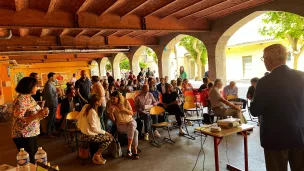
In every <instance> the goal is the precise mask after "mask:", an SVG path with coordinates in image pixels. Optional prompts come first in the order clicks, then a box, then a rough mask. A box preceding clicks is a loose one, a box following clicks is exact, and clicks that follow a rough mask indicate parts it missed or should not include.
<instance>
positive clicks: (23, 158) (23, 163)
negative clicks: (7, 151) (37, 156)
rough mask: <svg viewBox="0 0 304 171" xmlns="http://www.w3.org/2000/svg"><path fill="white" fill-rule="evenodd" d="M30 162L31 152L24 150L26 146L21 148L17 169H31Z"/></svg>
mask: <svg viewBox="0 0 304 171" xmlns="http://www.w3.org/2000/svg"><path fill="white" fill-rule="evenodd" d="M29 164H30V158H29V154H28V153H27V152H26V151H25V150H24V148H20V152H19V153H18V155H17V171H29V170H30V165H29Z"/></svg>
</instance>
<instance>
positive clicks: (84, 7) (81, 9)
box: [76, 0, 95, 14]
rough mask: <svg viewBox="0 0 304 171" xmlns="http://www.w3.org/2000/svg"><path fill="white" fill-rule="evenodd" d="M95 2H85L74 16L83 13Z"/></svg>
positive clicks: (88, 0) (90, 0)
mask: <svg viewBox="0 0 304 171" xmlns="http://www.w3.org/2000/svg"><path fill="white" fill-rule="evenodd" d="M94 1H95V0H86V1H85V2H84V3H83V4H82V5H81V6H80V8H79V9H78V11H77V12H76V14H79V13H81V12H84V11H86V10H87V9H88V8H89V6H91V5H92V4H93V3H94Z"/></svg>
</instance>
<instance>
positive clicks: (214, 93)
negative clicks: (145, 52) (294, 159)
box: [12, 45, 303, 168]
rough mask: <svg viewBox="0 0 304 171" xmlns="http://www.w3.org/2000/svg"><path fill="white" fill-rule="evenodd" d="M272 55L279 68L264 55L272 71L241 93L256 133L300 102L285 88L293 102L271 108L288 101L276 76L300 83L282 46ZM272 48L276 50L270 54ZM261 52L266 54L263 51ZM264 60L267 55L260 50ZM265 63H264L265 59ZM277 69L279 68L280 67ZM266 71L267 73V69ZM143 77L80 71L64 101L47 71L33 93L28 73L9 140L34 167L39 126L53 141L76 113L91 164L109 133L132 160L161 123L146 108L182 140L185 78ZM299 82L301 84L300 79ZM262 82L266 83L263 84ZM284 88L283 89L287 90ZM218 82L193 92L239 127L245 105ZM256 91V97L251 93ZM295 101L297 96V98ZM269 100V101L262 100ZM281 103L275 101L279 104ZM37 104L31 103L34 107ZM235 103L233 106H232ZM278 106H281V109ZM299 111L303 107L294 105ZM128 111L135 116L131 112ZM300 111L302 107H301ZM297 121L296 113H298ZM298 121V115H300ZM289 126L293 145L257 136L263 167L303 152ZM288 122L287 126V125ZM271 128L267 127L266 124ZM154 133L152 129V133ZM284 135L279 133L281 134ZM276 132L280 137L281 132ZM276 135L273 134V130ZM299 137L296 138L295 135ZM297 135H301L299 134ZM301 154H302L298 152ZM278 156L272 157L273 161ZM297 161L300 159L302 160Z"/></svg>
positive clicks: (141, 74)
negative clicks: (155, 109)
mask: <svg viewBox="0 0 304 171" xmlns="http://www.w3.org/2000/svg"><path fill="white" fill-rule="evenodd" d="M271 48H274V50H278V49H279V50H280V52H281V53H282V59H280V60H281V61H279V62H281V63H274V62H273V61H275V59H272V56H271V55H269V56H264V58H265V60H267V61H265V65H266V64H267V65H266V67H267V66H268V68H270V69H269V71H272V70H274V71H273V72H271V73H270V74H269V75H267V76H265V77H264V78H262V80H263V82H262V83H259V86H257V83H258V81H259V79H258V78H253V79H252V80H251V86H250V87H249V89H248V92H247V99H248V100H249V101H253V102H252V105H251V112H252V114H253V115H254V116H260V117H261V118H260V119H261V124H262V126H263V127H261V130H265V129H263V128H264V126H266V125H265V124H266V122H269V120H273V119H276V120H277V121H278V122H279V123H282V124H283V120H284V121H286V119H287V118H289V117H287V115H286V113H288V110H291V109H293V106H292V105H296V104H298V103H301V102H303V97H302V94H301V93H297V92H293V90H291V89H289V88H288V87H286V90H290V92H289V93H294V94H292V95H293V96H292V97H295V98H296V99H295V100H296V101H294V102H293V103H292V104H290V106H289V107H288V109H287V108H286V110H285V108H284V110H281V108H277V107H275V106H274V104H273V103H272V102H274V101H275V102H277V104H280V105H283V106H284V105H286V104H289V103H288V102H287V101H286V100H291V99H292V98H288V94H287V93H288V92H284V91H279V90H281V89H282V88H281V87H283V86H284V85H285V84H283V85H281V87H278V89H272V87H271V86H270V83H269V84H268V82H269V81H270V82H271V81H272V80H280V76H282V74H281V73H285V74H287V75H285V76H284V77H286V79H290V80H296V79H297V78H299V79H298V81H299V80H300V81H302V76H303V74H302V73H299V72H294V71H291V70H290V69H289V68H288V67H287V66H286V65H285V62H286V54H285V51H286V49H285V48H284V47H283V46H279V45H276V46H275V47H271ZM271 48H270V49H268V50H269V51H274V50H273V49H271ZM276 48H277V49H276ZM266 50H267V49H266ZM265 55H267V53H266V51H265ZM266 58H267V59H266ZM281 65H283V66H281ZM268 68H267V69H268ZM148 72H149V73H144V71H143V69H141V71H140V72H139V73H138V75H137V76H135V75H133V73H132V72H130V73H129V75H128V78H127V79H117V80H115V79H114V78H113V76H111V75H110V73H107V79H106V80H101V79H100V78H99V77H98V76H92V77H91V79H89V78H88V77H87V75H86V72H85V71H84V70H83V71H81V77H80V79H78V80H76V78H75V75H73V78H72V79H71V81H70V82H69V83H67V89H66V90H65V98H63V99H62V98H61V99H60V98H59V96H60V95H58V91H57V90H56V87H55V85H54V82H55V73H53V72H51V73H49V74H48V81H47V82H46V83H45V85H44V89H43V91H42V92H40V91H39V90H37V86H38V80H37V74H36V73H32V74H31V75H30V77H24V78H23V79H21V80H20V82H19V83H18V85H17V87H16V91H17V93H18V96H17V97H16V99H15V101H14V106H13V129H12V137H13V140H14V142H15V144H16V146H17V148H18V149H19V148H25V150H26V151H27V152H29V155H30V160H31V162H34V161H35V160H34V155H35V152H36V149H37V136H38V135H39V134H40V121H41V120H43V119H44V118H46V119H47V129H46V131H45V132H44V136H46V137H48V138H53V137H54V135H55V136H56V135H58V130H59V131H60V130H63V129H64V128H65V127H66V125H65V123H66V122H65V117H66V115H67V114H68V113H69V112H71V111H79V112H80V113H79V115H78V118H77V119H78V121H77V127H78V128H79V129H80V131H81V133H82V135H81V137H82V138H83V140H85V141H88V142H95V143H98V144H99V150H97V152H96V153H95V154H94V155H93V157H92V160H93V162H94V163H96V164H105V163H106V160H105V159H104V158H103V157H102V152H103V151H104V150H105V149H106V148H107V147H108V146H109V145H110V143H111V142H112V141H113V140H114V137H113V134H115V132H116V131H117V132H120V133H124V134H126V135H127V138H128V151H127V154H128V156H129V157H131V158H133V159H139V156H138V148H137V147H138V139H139V137H140V136H143V137H144V139H145V140H148V139H149V133H151V129H152V128H151V122H152V123H159V122H163V121H164V120H165V118H163V117H162V116H161V115H160V116H150V114H149V112H148V111H147V110H146V107H147V106H161V107H163V108H164V109H165V110H166V111H167V112H168V113H169V114H170V115H174V116H175V119H176V123H177V126H178V128H179V132H178V133H179V135H184V134H186V132H185V131H184V130H183V124H182V123H183V122H184V118H185V113H184V111H183V109H182V104H183V94H184V93H185V92H187V91H193V86H192V85H191V83H189V81H188V79H187V74H186V72H185V71H184V68H183V67H181V68H180V76H179V78H178V79H177V80H171V81H170V82H169V79H168V77H167V76H166V77H164V78H157V77H156V78H155V77H154V76H153V74H151V73H150V71H148ZM300 78H301V79H300ZM267 81H268V82H267ZM300 83H301V84H302V83H303V81H302V82H299V84H296V85H295V87H297V89H298V90H303V87H301V86H300ZM287 85H288V84H286V86H287ZM222 88H223V83H222V81H221V79H216V80H214V82H211V81H210V80H209V79H208V77H206V78H204V79H203V84H202V85H201V86H200V88H199V89H198V91H199V92H200V94H201V99H200V100H201V102H202V105H203V106H204V107H208V108H209V109H210V110H208V111H211V110H212V112H213V114H214V115H215V116H218V117H223V118H225V117H227V116H232V117H234V118H239V119H240V121H241V122H242V123H246V119H245V118H244V116H243V114H242V109H245V108H246V105H248V103H247V100H245V99H242V98H240V97H239V95H238V88H237V86H236V83H235V82H234V81H231V82H230V84H229V85H227V86H225V87H224V89H223V91H221V89H222ZM135 91H138V92H139V93H138V94H137V96H136V97H135V99H134V104H131V103H130V102H129V100H128V99H127V98H126V95H127V93H131V92H135ZM256 91H258V93H255V92H256ZM278 93H283V94H284V95H286V96H285V97H287V99H286V98H285V99H286V100H284V99H278V98H276V96H271V95H278ZM39 96H42V98H43V100H45V105H44V104H41V103H40V105H38V103H37V102H38V101H41V98H39ZM298 96H299V97H298ZM268 99H270V101H267V100H268ZM280 100H281V101H280ZM36 101H37V102H36ZM236 102H237V103H236ZM281 102H284V104H283V103H282V104H281ZM59 103H60V104H61V105H60V113H61V115H62V119H61V120H60V126H59V127H57V128H56V126H55V121H56V117H55V116H56V111H57V107H58V104H59ZM298 105H299V106H303V104H302V103H301V104H298ZM134 109H135V110H136V111H137V112H134ZM301 109H302V108H301ZM270 110H273V111H274V113H273V114H275V113H278V114H281V115H282V116H284V118H281V119H280V118H279V119H278V118H277V117H271V118H269V117H268V115H265V112H267V111H270ZM300 111H302V110H300V108H296V109H294V111H293V112H294V113H299V112H300ZM103 113H104V116H105V118H106V120H104V121H105V125H106V126H105V127H102V126H101V125H102V124H101V122H103V121H102V120H101V119H100V116H101V115H102V114H103ZM298 116H300V114H298ZM301 116H302V114H301ZM138 118H140V119H141V120H143V122H144V133H143V134H142V132H141V130H138V129H137V119H138ZM300 121H303V117H302V118H301V117H300ZM291 122H293V123H297V122H298V121H297V119H296V118H294V120H293V121H290V125H287V126H289V127H290V129H293V130H294V133H293V134H289V133H287V132H286V133H285V134H283V135H284V136H285V137H289V139H290V140H293V141H294V142H295V143H298V144H296V146H294V145H293V143H292V142H291V141H290V142H289V141H288V142H287V141H284V142H282V143H278V144H276V143H271V142H270V141H271V140H270V139H269V138H270V137H273V136H271V135H270V134H271V133H270V132H269V131H268V132H267V131H265V133H263V134H261V141H262V146H263V147H265V148H266V149H265V155H266V165H267V168H273V167H277V166H278V165H281V164H282V163H277V162H273V161H271V158H272V157H274V156H275V155H276V154H277V153H274V151H275V150H276V151H278V149H282V148H283V149H289V148H293V147H296V148H300V150H299V151H301V152H303V150H302V146H303V145H301V144H303V141H302V139H299V137H300V136H299V135H300V134H301V133H297V131H296V130H298V129H303V127H301V125H303V123H300V124H299V125H300V126H291V125H293V124H292V123H291ZM288 123H289V122H288ZM113 125H115V129H116V130H115V129H113V128H114V126H113ZM269 125H271V124H269ZM273 128H274V127H269V126H267V129H273ZM153 129H155V128H153ZM284 130H285V129H284ZM284 130H281V132H284ZM274 132H277V131H274ZM153 133H154V136H155V137H161V134H160V133H159V132H158V131H157V130H153ZM277 134H278V135H277V139H276V142H277V141H281V140H282V139H280V138H278V137H280V135H281V134H280V133H277ZM298 134H299V135H298ZM301 135H302V136H303V134H301ZM286 153H287V152H286V151H280V155H281V156H282V157H283V156H284V155H286ZM289 153H292V154H294V155H300V153H299V152H297V151H290V152H289ZM301 154H303V153H301ZM276 157H278V156H276ZM302 157H303V156H302Z"/></svg>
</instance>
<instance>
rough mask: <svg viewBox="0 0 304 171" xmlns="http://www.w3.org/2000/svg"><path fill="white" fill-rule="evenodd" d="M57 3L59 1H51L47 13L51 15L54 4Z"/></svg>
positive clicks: (54, 7)
mask: <svg viewBox="0 0 304 171" xmlns="http://www.w3.org/2000/svg"><path fill="white" fill-rule="evenodd" d="M58 1H60V0H51V2H50V4H49V8H48V10H47V13H51V12H53V11H54V10H55V9H56V3H58Z"/></svg>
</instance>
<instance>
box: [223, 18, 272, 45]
mask: <svg viewBox="0 0 304 171" xmlns="http://www.w3.org/2000/svg"><path fill="white" fill-rule="evenodd" d="M261 22H262V15H261V16H259V17H257V18H255V19H253V20H251V21H250V22H248V23H247V24H245V25H244V26H243V27H241V28H240V29H239V30H238V31H236V32H235V33H234V34H233V35H232V36H231V38H230V39H229V41H228V44H227V46H231V45H235V44H240V43H245V42H252V41H259V40H265V39H270V38H272V37H269V36H262V35H260V34H259V32H258V30H259V28H260V27H261Z"/></svg>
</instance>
